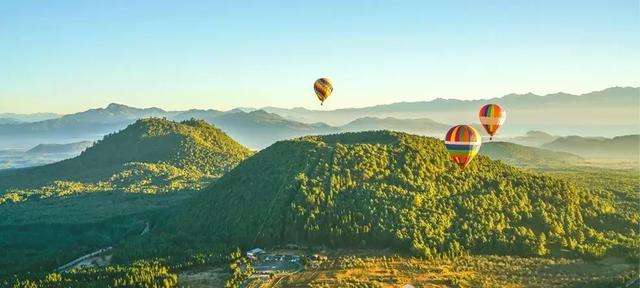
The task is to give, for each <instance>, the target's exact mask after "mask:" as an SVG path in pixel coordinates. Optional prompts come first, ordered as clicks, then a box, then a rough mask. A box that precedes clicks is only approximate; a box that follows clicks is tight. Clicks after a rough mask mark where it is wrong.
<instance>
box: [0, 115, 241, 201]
mask: <svg viewBox="0 0 640 288" xmlns="http://www.w3.org/2000/svg"><path fill="white" fill-rule="evenodd" d="M251 153H252V152H251V151H249V150H248V149H247V148H245V147H243V146H242V145H240V144H238V143H237V142H235V141H234V140H233V139H231V138H230V137H228V136H227V135H226V134H224V133H223V132H222V131H221V130H220V129H217V128H215V127H213V126H211V125H209V124H207V123H206V122H204V121H197V120H189V121H184V122H181V123H177V122H172V121H169V120H165V119H159V118H149V119H143V120H138V121H137V122H135V123H134V124H131V125H129V126H128V127H127V128H126V129H124V130H122V131H120V132H118V133H115V134H110V135H107V136H105V137H104V139H102V140H100V141H98V142H96V144H95V145H94V146H92V147H90V148H88V149H87V150H85V151H84V152H82V154H81V155H80V156H78V157H75V158H72V159H68V160H64V161H60V162H57V163H53V164H49V165H45V166H40V167H33V168H26V169H19V170H12V171H7V172H4V173H3V174H0V191H2V189H5V190H8V189H9V188H35V187H40V186H43V185H57V184H56V183H58V182H60V181H72V182H82V183H96V185H106V184H105V182H110V183H122V182H127V181H128V182H135V181H138V182H139V180H141V179H136V178H141V177H143V176H144V175H146V174H153V175H158V176H162V175H177V174H185V175H184V176H189V177H191V176H193V177H195V178H200V177H219V176H221V175H222V174H223V173H224V172H226V171H228V170H229V169H231V168H233V167H234V166H235V165H237V164H238V163H239V162H240V161H241V160H242V159H244V158H245V157H247V156H249V155H251ZM193 177H192V178H193ZM134 180H135V181H134ZM138 184H140V183H138ZM142 184H144V183H142Z"/></svg>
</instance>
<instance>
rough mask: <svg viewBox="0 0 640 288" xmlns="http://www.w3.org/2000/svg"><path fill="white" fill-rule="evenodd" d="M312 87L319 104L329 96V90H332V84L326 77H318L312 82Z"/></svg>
mask: <svg viewBox="0 0 640 288" xmlns="http://www.w3.org/2000/svg"><path fill="white" fill-rule="evenodd" d="M313 89H314V90H315V91H316V96H318V99H320V105H322V104H323V103H324V100H327V98H329V95H331V92H333V85H331V81H329V79H327V78H320V79H318V80H316V82H315V83H313Z"/></svg>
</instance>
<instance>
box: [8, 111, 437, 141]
mask: <svg viewBox="0 0 640 288" xmlns="http://www.w3.org/2000/svg"><path fill="white" fill-rule="evenodd" d="M245 110H246V111H248V110H250V109H233V110H230V111H225V112H223V111H218V110H196V109H194V110H187V111H165V110H162V109H159V108H145V109H140V108H134V107H129V106H126V105H121V104H115V103H112V104H109V105H108V106H107V107H105V108H98V109H91V110H87V111H84V112H80V113H75V114H69V115H65V116H62V117H60V118H56V119H50V120H45V121H39V122H34V123H13V124H5V125H0V143H1V144H4V145H7V146H8V147H11V145H13V146H21V147H23V146H33V145H37V144H39V143H41V142H68V140H69V139H71V140H75V139H86V140H96V139H98V138H100V137H102V136H103V135H105V134H108V133H112V132H114V131H118V130H120V129H122V128H124V127H126V126H127V125H128V124H130V123H132V122H134V121H136V120H137V119H142V118H147V117H164V118H167V119H171V120H175V121H183V120H188V119H192V118H194V119H202V120H205V121H207V122H208V123H211V124H213V125H215V126H216V127H219V128H220V129H222V130H223V131H225V132H226V133H228V134H229V135H230V136H231V137H233V138H234V139H237V140H238V141H239V142H240V143H242V144H243V145H245V146H247V147H250V148H253V149H262V148H264V147H266V146H269V145H271V144H272V143H274V142H276V141H279V140H285V139H291V138H295V137H300V136H305V135H314V134H330V133H338V132H341V131H362V130H384V129H388V130H397V131H404V132H410V133H416V134H421V135H439V134H443V133H445V132H446V129H447V128H448V125H446V124H442V123H437V122H435V121H432V120H430V119H396V118H390V117H387V118H385V119H379V118H374V117H366V118H363V119H357V120H356V121H353V122H351V123H348V124H346V125H344V126H342V127H333V126H329V125H327V124H324V123H302V122H298V121H294V120H289V119H286V118H284V117H282V116H280V115H278V114H274V113H268V112H266V111H264V110H253V111H249V112H245ZM0 148H3V147H2V146H0ZM4 148H7V147H4Z"/></svg>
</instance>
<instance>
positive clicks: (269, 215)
mask: <svg viewBox="0 0 640 288" xmlns="http://www.w3.org/2000/svg"><path fill="white" fill-rule="evenodd" d="M614 207H615V206H614V203H612V200H610V199H608V197H607V196H601V195H590V194H589V193H588V192H587V190H585V189H584V188H581V187H578V186H574V185H573V184H571V183H570V182H567V181H565V180H562V179H560V178H555V177H550V176H543V175H540V174H536V173H531V172H526V171H522V170H519V169H517V168H514V167H511V166H508V165H505V164H502V163H500V162H498V161H492V160H490V159H488V158H486V157H484V156H478V157H477V159H475V160H474V162H473V163H472V164H471V165H470V166H469V167H468V168H467V169H466V170H460V169H458V168H457V166H456V165H455V164H453V162H452V161H450V160H449V159H448V155H447V152H446V150H445V148H444V145H443V143H442V142H441V141H439V140H436V139H433V138H427V137H420V136H414V135H409V134H404V133H397V132H388V131H381V132H362V133H345V134H338V135H327V136H309V137H303V138H299V139H294V140H289V141H281V142H278V143H276V144H274V145H272V146H270V147H269V148H267V149H264V150H262V151H260V152H259V153H257V154H256V155H254V156H253V157H251V158H249V159H247V160H245V161H243V162H242V163H241V164H240V165H239V166H238V167H236V168H235V169H233V170H232V171H230V172H229V173H227V174H225V176H223V177H222V178H220V179H219V180H218V181H216V183H214V184H213V185H212V186H211V187H209V189H207V190H206V191H204V192H202V193H199V194H198V195H197V196H196V197H195V198H194V199H193V201H192V202H191V203H190V205H188V207H187V208H186V209H184V211H183V212H181V213H180V214H179V215H178V216H176V217H175V218H173V220H172V221H171V223H170V224H168V225H166V226H164V228H162V227H161V228H160V229H159V231H161V232H162V231H164V232H166V233H167V234H169V235H170V238H174V237H177V239H174V240H170V241H169V242H167V243H170V245H169V246H171V247H172V248H173V249H179V248H175V245H187V246H188V247H191V248H192V247H195V246H198V245H197V244H198V243H200V244H202V245H205V246H206V245H212V243H233V244H234V245H241V246H244V247H247V248H248V247H254V246H256V245H258V246H263V245H264V246H268V245H270V244H283V243H301V244H311V245H327V246H330V247H362V246H373V247H385V248H395V249H398V250H401V251H407V252H409V251H410V252H412V253H413V254H414V255H419V256H425V257H431V256H434V255H439V254H447V255H460V254H465V253H491V254H494V253H495V254H513V255H546V254H552V255H553V254H556V255H557V254H560V253H563V255H583V256H589V257H598V256H602V255H605V254H608V253H614V254H615V253H618V254H622V255H624V256H634V253H633V252H632V251H637V250H635V249H637V248H638V242H639V241H638V233H637V231H636V227H637V219H638V212H637V211H631V212H630V214H629V213H628V212H629V211H625V213H627V214H625V213H618V211H616V210H615V208H614ZM178 239H179V240H178ZM176 243H181V244H176ZM562 251H564V252H562ZM567 253H568V254H567Z"/></svg>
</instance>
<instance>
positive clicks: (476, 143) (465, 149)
mask: <svg viewBox="0 0 640 288" xmlns="http://www.w3.org/2000/svg"><path fill="white" fill-rule="evenodd" d="M444 145H445V146H447V150H448V151H449V156H450V157H451V159H452V160H453V162H456V164H458V166H460V168H463V169H464V168H465V167H467V165H469V163H471V160H473V158H474V157H476V155H477V154H478V150H480V145H482V139H481V137H480V135H478V131H476V129H473V127H471V126H469V125H458V126H454V127H451V129H449V132H447V135H446V136H445V137H444Z"/></svg>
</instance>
